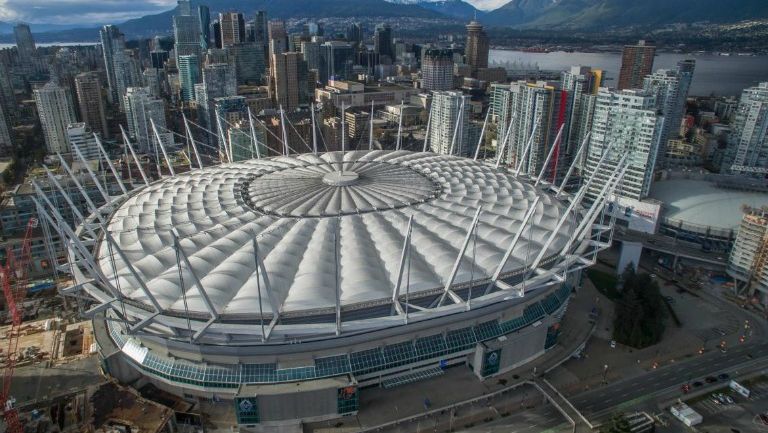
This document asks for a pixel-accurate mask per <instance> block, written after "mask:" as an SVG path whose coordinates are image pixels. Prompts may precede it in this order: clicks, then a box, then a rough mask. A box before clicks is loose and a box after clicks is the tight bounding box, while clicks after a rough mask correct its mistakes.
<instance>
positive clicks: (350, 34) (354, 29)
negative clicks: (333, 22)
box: [344, 23, 363, 46]
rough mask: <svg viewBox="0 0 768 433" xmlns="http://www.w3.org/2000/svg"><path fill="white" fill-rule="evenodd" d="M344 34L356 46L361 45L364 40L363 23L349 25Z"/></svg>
mask: <svg viewBox="0 0 768 433" xmlns="http://www.w3.org/2000/svg"><path fill="white" fill-rule="evenodd" d="M344 36H345V37H346V39H347V40H348V41H349V42H350V43H351V44H352V45H354V46H359V45H360V43H362V42H363V25H362V24H360V23H352V24H350V25H349V26H348V27H347V31H346V32H345V34H344Z"/></svg>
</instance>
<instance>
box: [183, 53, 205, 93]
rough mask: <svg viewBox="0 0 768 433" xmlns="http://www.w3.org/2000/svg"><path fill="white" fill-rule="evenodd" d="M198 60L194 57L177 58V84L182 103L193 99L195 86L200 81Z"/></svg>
mask: <svg viewBox="0 0 768 433" xmlns="http://www.w3.org/2000/svg"><path fill="white" fill-rule="evenodd" d="M199 70H200V60H199V59H198V57H197V56H195V55H183V56H179V84H180V87H181V100H182V101H184V102H189V101H193V100H194V99H195V84H197V83H198V82H199V81H200V75H199V72H198V71H199Z"/></svg>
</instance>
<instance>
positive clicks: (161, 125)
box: [125, 87, 173, 161]
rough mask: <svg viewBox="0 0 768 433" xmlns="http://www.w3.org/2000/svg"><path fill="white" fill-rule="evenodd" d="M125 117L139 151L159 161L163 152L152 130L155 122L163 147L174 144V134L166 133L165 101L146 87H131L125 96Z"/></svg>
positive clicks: (129, 131)
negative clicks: (153, 94)
mask: <svg viewBox="0 0 768 433" xmlns="http://www.w3.org/2000/svg"><path fill="white" fill-rule="evenodd" d="M125 116H126V118H127V120H128V133H129V134H130V136H131V138H133V140H134V146H136V148H137V151H138V152H140V153H146V154H149V155H151V156H152V157H153V158H155V160H156V161H159V160H160V159H161V158H162V155H161V154H162V152H161V150H160V149H159V147H158V142H157V136H156V135H155V132H154V131H153V129H152V123H153V122H154V124H155V126H157V132H158V134H159V135H160V139H161V140H163V145H164V146H170V145H172V144H173V134H172V133H170V132H167V131H166V122H165V103H164V102H163V100H162V99H159V98H156V97H154V96H152V94H151V92H150V91H149V89H147V88H146V87H130V88H128V90H127V92H126V95H125Z"/></svg>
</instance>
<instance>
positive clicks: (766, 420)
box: [759, 413, 768, 425]
mask: <svg viewBox="0 0 768 433" xmlns="http://www.w3.org/2000/svg"><path fill="white" fill-rule="evenodd" d="M759 417H760V421H762V423H763V424H764V425H768V414H765V413H761V414H760V415H759Z"/></svg>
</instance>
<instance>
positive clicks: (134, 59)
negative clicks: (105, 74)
mask: <svg viewBox="0 0 768 433" xmlns="http://www.w3.org/2000/svg"><path fill="white" fill-rule="evenodd" d="M114 68H115V87H116V89H117V97H118V101H121V102H120V109H121V110H123V109H124V108H125V106H124V104H123V103H122V101H123V98H124V97H125V93H126V91H127V90H128V88H129V87H140V86H141V85H142V77H141V60H139V56H138V54H137V53H136V51H134V50H126V49H123V50H121V51H118V52H115V53H114Z"/></svg>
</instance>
